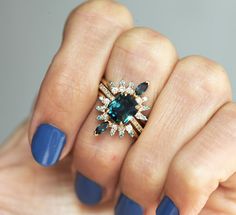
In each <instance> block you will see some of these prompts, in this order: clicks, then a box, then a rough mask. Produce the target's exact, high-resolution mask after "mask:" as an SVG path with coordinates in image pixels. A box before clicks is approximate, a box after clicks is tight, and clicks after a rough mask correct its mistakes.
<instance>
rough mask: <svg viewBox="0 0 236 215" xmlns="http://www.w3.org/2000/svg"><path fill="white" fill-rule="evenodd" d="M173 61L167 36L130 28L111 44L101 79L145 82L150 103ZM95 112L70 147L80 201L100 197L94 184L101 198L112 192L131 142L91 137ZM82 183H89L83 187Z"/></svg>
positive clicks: (126, 139) (102, 136)
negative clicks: (73, 148)
mask: <svg viewBox="0 0 236 215" xmlns="http://www.w3.org/2000/svg"><path fill="white" fill-rule="evenodd" d="M176 61H177V55H176V51H175V48H174V47H173V46H172V44H171V43H170V42H169V40H168V39H166V38H165V37H164V36H162V35H160V34H159V33H157V32H154V31H152V30H149V29H144V28H134V29H131V30H129V31H128V32H126V33H124V34H123V35H121V36H120V37H119V38H118V40H117V41H116V43H115V44H114V47H113V50H112V53H111V57H110V59H109V63H108V67H107V70H106V74H105V78H106V79H107V80H109V81H114V82H117V81H120V80H121V79H124V80H126V81H133V82H135V83H136V84H139V83H141V82H144V81H149V82H150V84H149V88H148V90H147V92H146V94H145V95H146V96H147V97H149V99H150V100H149V103H148V105H150V106H151V105H152V104H153V102H154V101H155V99H156V97H157V94H158V93H159V92H160V91H161V89H162V87H163V86H164V84H165V82H166V80H167V78H168V77H169V74H170V73H171V71H172V69H173V66H174V65H175V63H176ZM97 115H98V113H97V111H96V110H95V108H94V109H93V110H92V112H91V113H90V115H89V116H88V118H87V120H86V122H85V123H84V125H83V127H82V128H81V130H80V132H79V135H78V138H77V142H76V146H75V150H74V165H75V167H76V170H77V171H78V172H79V173H80V174H79V175H78V177H77V181H76V182H77V194H78V196H79V198H80V200H81V201H82V202H84V203H88V198H92V196H96V193H98V192H99V193H100V194H99V198H98V199H97V200H101V199H100V198H101V196H100V195H101V188H100V189H99V188H98V187H103V188H104V189H103V190H104V192H105V193H103V195H104V198H103V199H104V200H105V199H107V198H109V197H110V196H111V195H112V194H113V193H114V190H115V187H116V184H117V182H118V175H119V170H120V168H121V164H122V162H123V159H124V157H125V155H126V153H127V150H128V149H129V147H130V143H131V138H129V137H128V135H126V136H125V137H124V138H123V139H119V138H118V137H117V136H113V137H110V136H109V134H107V133H104V134H102V135H101V136H99V137H95V136H94V135H93V130H94V128H95V127H96V126H97V124H98V122H97V121H96V116H97ZM81 174H82V175H83V176H82V175H81ZM85 176H86V177H85ZM81 181H83V183H82V182H81ZM84 181H85V182H86V183H85V182H84ZM88 181H89V183H88ZM91 181H93V182H91ZM94 182H96V183H94ZM85 184H86V185H88V184H89V185H88V186H87V187H86V186H84V185H85ZM90 187H93V189H92V190H91V189H90ZM89 191H91V192H89ZM94 192H96V193H94Z"/></svg>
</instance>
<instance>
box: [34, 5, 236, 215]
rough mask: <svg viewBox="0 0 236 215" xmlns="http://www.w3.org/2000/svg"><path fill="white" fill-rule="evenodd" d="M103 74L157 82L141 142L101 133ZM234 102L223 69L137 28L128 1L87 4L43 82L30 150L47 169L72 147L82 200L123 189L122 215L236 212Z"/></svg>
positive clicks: (98, 200) (73, 19)
mask: <svg viewBox="0 0 236 215" xmlns="http://www.w3.org/2000/svg"><path fill="white" fill-rule="evenodd" d="M104 71H105V73H104ZM102 76H104V77H105V78H106V79H107V80H112V81H115V82H117V81H119V80H121V79H124V80H127V81H134V82H135V83H140V82H143V81H146V80H148V81H149V82H150V87H149V89H148V91H147V92H146V95H147V96H148V97H149V98H150V100H149V102H148V103H147V104H148V105H150V106H152V110H151V111H150V112H149V113H147V115H149V120H148V122H147V124H146V126H145V129H144V131H143V132H142V134H141V135H140V136H139V138H138V139H137V141H136V142H135V144H134V145H131V142H132V140H131V138H129V137H128V136H127V135H126V136H125V138H123V139H119V138H117V137H110V136H109V135H108V134H107V133H105V134H103V135H102V136H99V137H95V136H94V135H93V130H94V128H95V127H96V126H97V121H96V116H97V111H96V110H95V106H96V105H97V104H98V103H97V104H95V101H96V98H97V93H98V85H99V82H100V80H101V78H102ZM231 101H232V98H231V89H230V84H229V81H228V78H227V75H226V73H225V71H224V69H223V68H222V67H221V66H220V65H218V64H217V63H215V62H213V61H211V60H209V59H207V58H204V57H200V56H189V57H186V58H184V59H179V58H178V55H177V53H176V50H175V48H174V46H173V45H172V43H171V42H170V41H169V40H168V39H167V38H166V37H164V36H163V35H161V34H160V33H158V32H155V31H153V30H151V29H147V28H133V26H132V19H131V15H130V13H129V12H128V11H127V9H126V8H124V7H123V6H121V5H119V4H117V3H115V2H112V1H107V0H95V1H89V2H87V3H85V4H83V5H82V6H80V7H78V8H76V9H75V10H74V11H73V12H72V13H71V15H70V16H69V19H68V21H67V23H66V26H65V31H64V37H63V42H62V45H61V47H60V49H59V51H58V53H57V54H56V56H55V57H54V59H53V61H52V64H51V66H50V68H49V71H48V72H47V74H46V77H45V79H44V81H43V83H42V86H41V89H40V93H39V96H38V99H37V103H36V105H35V109H34V114H33V117H32V121H31V125H30V132H29V139H30V141H31V142H32V145H31V148H32V153H33V156H34V158H35V160H36V161H37V162H38V163H40V164H41V165H43V166H52V165H54V164H56V163H57V161H58V160H59V159H63V158H65V157H66V156H68V154H69V153H70V152H71V153H73V156H72V162H73V169H74V170H75V171H76V172H77V176H76V186H75V187H76V193H77V196H78V197H79V199H80V201H81V202H83V203H84V204H88V205H95V204H103V203H104V202H107V201H109V200H111V199H113V197H114V195H115V193H116V191H117V188H118V190H121V192H122V193H123V195H122V196H121V198H120V200H119V202H118V205H117V207H116V214H117V215H121V214H122V215H126V214H129V215H130V214H142V213H143V212H142V210H143V209H142V208H144V209H145V213H146V214H150V215H151V214H155V213H156V214H157V215H160V214H161V215H170V214H171V215H175V214H178V213H180V214H181V215H197V214H201V215H204V214H208V215H211V214H212V215H213V214H214V215H215V214H219V215H220V214H229V215H230V214H236V203H235V201H236V195H235V194H236V192H234V190H235V187H236V183H235V182H234V181H235V180H234V178H235V175H234V173H235V170H236V156H235V151H236V145H235V144H234V142H235V140H236V135H235V134H236V131H235V129H236V119H235V118H236V117H235V114H236V107H235V104H233V103H232V102H231ZM118 184H119V186H118ZM162 199H163V200H162ZM157 205H159V208H158V209H157V211H156V207H157ZM155 211H156V212H155Z"/></svg>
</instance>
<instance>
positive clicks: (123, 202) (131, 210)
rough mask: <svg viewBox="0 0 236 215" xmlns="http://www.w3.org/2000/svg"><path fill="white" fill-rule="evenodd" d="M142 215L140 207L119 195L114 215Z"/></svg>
mask: <svg viewBox="0 0 236 215" xmlns="http://www.w3.org/2000/svg"><path fill="white" fill-rule="evenodd" d="M132 214H133V215H142V214H143V209H142V207H141V206H140V205H139V204H138V203H136V202H134V201H133V200H131V199H129V198H128V197H127V196H125V195H124V194H121V195H120V198H119V200H118V203H117V205H116V208H115V215H132Z"/></svg>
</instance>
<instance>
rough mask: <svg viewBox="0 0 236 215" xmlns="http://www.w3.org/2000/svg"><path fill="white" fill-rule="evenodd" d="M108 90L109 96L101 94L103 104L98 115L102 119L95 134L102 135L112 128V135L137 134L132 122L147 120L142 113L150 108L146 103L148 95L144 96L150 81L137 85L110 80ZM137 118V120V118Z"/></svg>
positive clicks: (98, 107) (99, 107)
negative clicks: (116, 82)
mask: <svg viewBox="0 0 236 215" xmlns="http://www.w3.org/2000/svg"><path fill="white" fill-rule="evenodd" d="M106 87H107V89H106V88H105V90H106V91H109V95H111V96H109V98H107V97H106V96H104V95H101V96H99V100H100V101H101V102H102V105H101V106H100V105H99V106H97V107H96V109H97V110H98V111H99V112H100V114H99V115H98V116H97V119H98V120H99V121H102V122H101V123H100V124H99V125H98V126H97V128H96V129H95V135H100V134H101V133H103V132H105V131H106V130H107V129H108V128H110V135H111V136H113V135H115V133H116V132H118V133H119V136H120V137H123V136H124V135H125V132H127V133H128V134H129V135H130V136H131V137H134V136H136V135H137V131H135V126H134V125H133V123H132V122H134V121H136V120H140V121H146V120H147V117H146V116H145V115H144V114H143V113H142V112H143V111H147V110H149V109H150V107H149V106H147V105H144V102H146V101H147V97H142V94H143V93H144V92H145V91H146V90H147V88H148V82H143V83H141V84H139V85H138V86H135V84H134V83H133V82H129V83H127V84H126V82H125V81H124V80H121V81H120V82H119V83H118V84H115V83H114V82H110V83H109V84H108V85H107V86H106ZM135 119H136V120H135Z"/></svg>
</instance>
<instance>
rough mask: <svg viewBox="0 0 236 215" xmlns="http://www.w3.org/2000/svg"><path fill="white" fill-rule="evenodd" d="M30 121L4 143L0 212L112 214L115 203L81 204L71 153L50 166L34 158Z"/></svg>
mask: <svg viewBox="0 0 236 215" xmlns="http://www.w3.org/2000/svg"><path fill="white" fill-rule="evenodd" d="M28 124H29V122H28V120H27V121H25V122H24V123H22V124H21V125H19V126H18V128H17V129H16V130H15V131H14V132H13V133H12V134H11V136H10V137H9V138H8V139H7V141H5V142H4V143H1V144H0V169H1V171H0V182H1V183H0V214H1V215H7V214H8V215H10V214H19V213H20V214H24V215H26V214H30V215H42V214H50V215H64V214H68V212H69V214H70V215H72V214H73V215H77V214H78V215H85V214H86V215H88V214H90V215H91V214H96V215H111V214H112V212H113V211H112V209H113V205H112V204H106V205H102V207H95V208H86V207H84V205H82V204H78V201H77V199H76V196H75V195H74V190H73V183H72V182H73V177H72V175H71V171H70V165H71V159H69V157H68V159H64V160H63V162H61V163H60V165H56V166H54V167H52V168H51V169H50V170H48V169H45V168H41V167H40V166H38V165H36V164H35V162H33V160H32V156H31V154H30V150H29V147H28V144H29V143H28V138H27V129H28V126H29V125H28ZM35 202H37V204H35ZM39 202H40V203H39ZM19 208H20V210H19ZM19 211H20V212H19ZM49 211H50V213H49Z"/></svg>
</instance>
